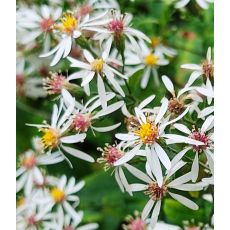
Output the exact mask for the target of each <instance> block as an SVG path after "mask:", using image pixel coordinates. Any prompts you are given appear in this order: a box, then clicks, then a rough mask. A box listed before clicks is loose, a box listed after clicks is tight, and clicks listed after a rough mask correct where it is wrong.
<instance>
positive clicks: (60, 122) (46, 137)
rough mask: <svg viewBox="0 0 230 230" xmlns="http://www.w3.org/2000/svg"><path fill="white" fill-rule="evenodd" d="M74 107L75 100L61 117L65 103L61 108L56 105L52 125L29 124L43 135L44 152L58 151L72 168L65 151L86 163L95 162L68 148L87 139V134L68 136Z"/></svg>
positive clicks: (89, 157)
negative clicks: (69, 145)
mask: <svg viewBox="0 0 230 230" xmlns="http://www.w3.org/2000/svg"><path fill="white" fill-rule="evenodd" d="M74 106H75V100H74V99H73V100H72V102H71V104H70V105H69V106H68V107H67V109H66V110H65V112H64V113H63V115H62V116H61V113H62V111H63V101H62V100H61V103H60V106H59V108H58V107H57V105H54V107H53V113H52V117H51V124H50V125H49V124H47V123H44V124H39V125H37V124H27V125H29V126H34V127H37V128H38V129H39V131H41V132H42V133H43V136H42V143H43V148H44V150H47V151H48V153H51V152H52V151H53V150H54V149H58V153H59V154H60V156H63V157H64V158H65V159H66V160H67V162H68V163H69V164H70V166H71V167H72V165H71V163H70V161H69V160H68V158H67V157H66V156H65V155H64V153H63V151H64V152H66V153H69V154H70V155H73V156H74V157H77V158H80V159H83V160H85V161H88V162H94V159H93V158H92V157H91V156H90V155H88V154H86V153H84V152H82V151H80V150H78V149H75V148H72V147H68V146H67V144H73V143H79V142H83V141H84V139H85V137H86V134H85V133H81V134H78V133H77V134H74V135H70V134H68V131H69V128H70V126H71V122H69V117H70V115H71V113H72V112H73V110H74Z"/></svg>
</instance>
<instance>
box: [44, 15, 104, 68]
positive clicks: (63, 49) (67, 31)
mask: <svg viewBox="0 0 230 230" xmlns="http://www.w3.org/2000/svg"><path fill="white" fill-rule="evenodd" d="M106 14H107V12H105V13H103V14H100V15H99V16H95V17H94V18H88V17H87V18H85V19H82V18H79V19H77V18H76V17H75V16H74V14H73V12H65V13H64V14H63V17H62V18H61V19H60V23H55V25H54V29H55V31H57V33H60V36H61V38H60V41H59V43H58V45H57V46H56V47H55V48H53V49H52V50H51V51H49V52H48V53H45V54H42V55H40V57H48V56H51V55H53V54H55V55H54V58H53V60H52V62H51V64H50V66H54V65H56V64H57V63H58V62H59V61H60V60H61V58H65V57H67V56H68V54H69V53H70V51H71V47H72V43H73V40H74V39H77V38H79V37H80V36H81V35H82V31H84V30H87V31H99V30H100V29H98V28H96V27H95V26H96V25H100V24H104V23H106V21H104V19H103V18H104V17H105V15H106Z"/></svg>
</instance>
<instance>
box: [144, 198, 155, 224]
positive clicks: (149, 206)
mask: <svg viewBox="0 0 230 230" xmlns="http://www.w3.org/2000/svg"><path fill="white" fill-rule="evenodd" d="M154 203H155V202H154V201H153V200H152V199H150V200H149V201H148V202H147V204H146V205H145V207H144V209H143V211H142V213H141V219H142V220H145V219H147V217H148V215H149V213H150V211H151V209H152V208H153V205H154Z"/></svg>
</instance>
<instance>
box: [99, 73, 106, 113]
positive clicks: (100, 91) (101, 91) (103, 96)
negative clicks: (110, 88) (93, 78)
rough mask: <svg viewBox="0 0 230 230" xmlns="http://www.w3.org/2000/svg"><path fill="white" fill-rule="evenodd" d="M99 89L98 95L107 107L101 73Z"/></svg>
mask: <svg viewBox="0 0 230 230" xmlns="http://www.w3.org/2000/svg"><path fill="white" fill-rule="evenodd" d="M97 90H98V95H99V98H100V101H101V106H102V108H103V109H107V100H106V91H105V85H104V82H103V80H102V78H101V76H100V74H98V75H97Z"/></svg>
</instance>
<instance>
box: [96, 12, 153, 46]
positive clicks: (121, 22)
mask: <svg viewBox="0 0 230 230" xmlns="http://www.w3.org/2000/svg"><path fill="white" fill-rule="evenodd" d="M108 18H109V22H108V23H107V24H106V25H104V27H102V28H103V30H101V31H99V32H98V33H97V34H96V35H95V36H94V39H95V40H99V41H100V43H101V44H102V43H104V44H105V47H106V48H107V49H108V50H110V48H111V45H112V42H113V41H114V42H115V43H116V44H117V43H120V44H121V43H122V42H124V41H122V40H123V38H124V39H126V40H128V41H129V42H130V43H131V44H132V46H133V47H135V48H136V49H138V50H139V49H140V46H139V44H138V43H137V40H140V39H143V40H145V41H147V42H149V43H150V42H151V40H150V39H149V38H148V37H147V36H146V35H145V34H144V33H142V32H141V31H139V30H136V29H134V28H132V27H131V21H132V15H131V14H127V13H125V14H121V13H120V11H118V10H112V11H111V13H110V15H109V17H108Z"/></svg>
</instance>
